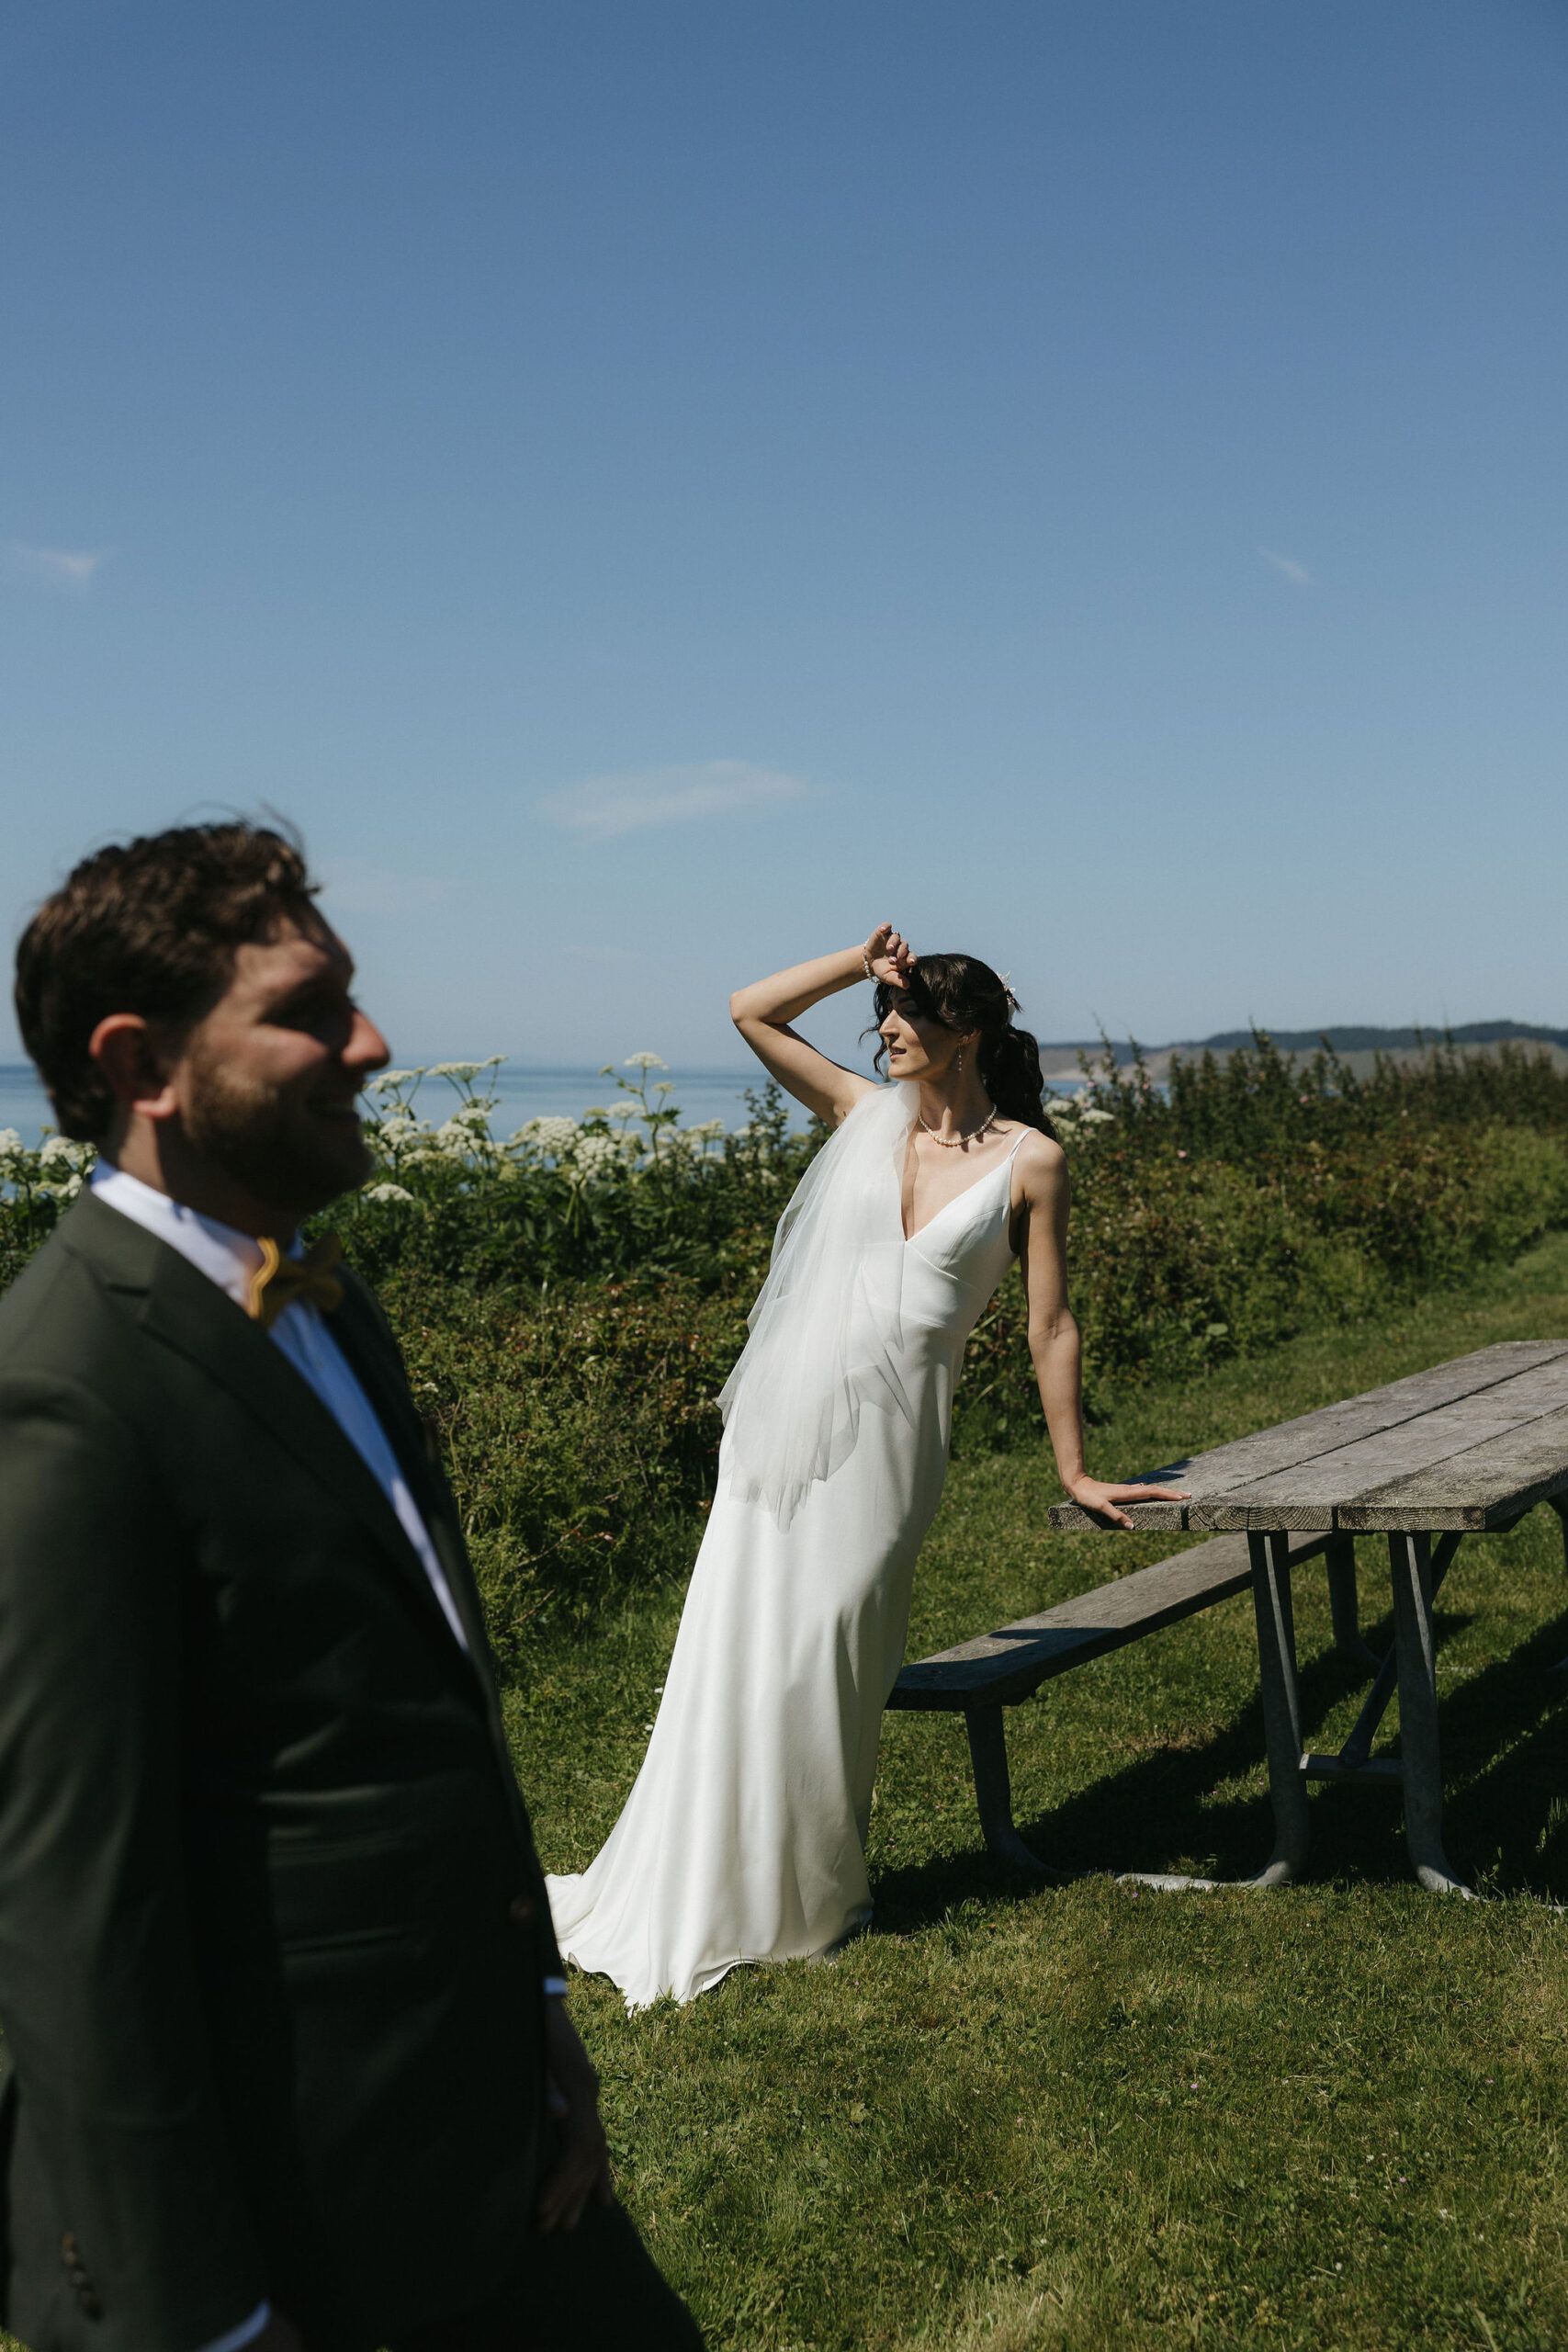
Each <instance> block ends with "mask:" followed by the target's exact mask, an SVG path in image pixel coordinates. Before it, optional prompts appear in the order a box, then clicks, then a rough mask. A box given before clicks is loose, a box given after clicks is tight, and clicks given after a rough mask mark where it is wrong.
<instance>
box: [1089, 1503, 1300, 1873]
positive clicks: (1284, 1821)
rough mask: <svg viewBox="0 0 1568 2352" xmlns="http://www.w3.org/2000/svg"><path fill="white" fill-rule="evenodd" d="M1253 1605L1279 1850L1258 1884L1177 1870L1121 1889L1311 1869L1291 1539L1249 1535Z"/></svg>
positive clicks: (1270, 1794)
mask: <svg viewBox="0 0 1568 2352" xmlns="http://www.w3.org/2000/svg"><path fill="white" fill-rule="evenodd" d="M1247 1551H1248V1553H1249V1554H1250V1555H1251V1559H1252V1606H1253V1610H1254V1612H1255V1614H1256V1617H1257V1620H1258V1680H1259V1683H1260V1685H1261V1689H1262V1693H1263V1731H1264V1738H1265V1741H1266V1744H1267V1747H1268V1751H1269V1799H1270V1801H1271V1803H1272V1804H1273V1807H1274V1850H1273V1852H1272V1853H1271V1854H1270V1855H1269V1860H1267V1861H1266V1862H1265V1863H1264V1865H1263V1868H1262V1869H1261V1870H1260V1871H1258V1875H1257V1877H1256V1878H1237V1879H1214V1878H1189V1877H1186V1876H1185V1875H1182V1874H1180V1873H1178V1872H1176V1871H1121V1872H1119V1874H1118V1875H1119V1878H1120V1881H1121V1883H1122V1884H1123V1885H1135V1886H1157V1887H1160V1888H1162V1889H1163V1890H1165V1891H1167V1892H1168V1893H1172V1894H1175V1893H1179V1892H1180V1891H1182V1890H1184V1889H1187V1888H1192V1889H1197V1890H1201V1891H1204V1892H1210V1891H1213V1890H1214V1889H1217V1888H1219V1887H1222V1886H1236V1887H1260V1886H1287V1885H1289V1883H1290V1882H1291V1880H1292V1879H1293V1878H1299V1877H1300V1875H1301V1873H1302V1871H1303V1870H1304V1869H1305V1868H1306V1860H1307V1855H1308V1853H1309V1851H1310V1850H1311V1847H1312V1820H1311V1816H1310V1814H1309V1812H1308V1809H1307V1792H1306V1781H1305V1779H1304V1777H1303V1771H1302V1766H1303V1762H1304V1760H1305V1759H1304V1758H1303V1755H1302V1702H1301V1695H1300V1693H1299V1691H1297V1689H1296V1626H1295V1618H1294V1616H1293V1614H1292V1609H1291V1539H1290V1537H1289V1536H1288V1535H1285V1534H1278V1535H1275V1534H1269V1535H1253V1534H1250V1533H1249V1534H1248V1536H1247Z"/></svg>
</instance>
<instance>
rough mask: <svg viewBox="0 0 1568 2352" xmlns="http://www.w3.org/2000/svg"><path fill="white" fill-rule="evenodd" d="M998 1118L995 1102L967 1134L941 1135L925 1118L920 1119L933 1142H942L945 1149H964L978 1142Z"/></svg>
mask: <svg viewBox="0 0 1568 2352" xmlns="http://www.w3.org/2000/svg"><path fill="white" fill-rule="evenodd" d="M996 1118H997V1106H996V1104H995V1103H992V1105H991V1107H990V1109H989V1110H988V1111H987V1114H986V1115H985V1117H984V1118H983V1119H982V1120H981V1122H980V1124H979V1125H978V1126H977V1127H971V1128H970V1130H969V1133H968V1134H967V1135H966V1136H939V1135H938V1133H937V1131H936V1129H935V1128H934V1127H933V1126H931V1125H928V1123H927V1122H926V1121H925V1120H924V1119H922V1120H921V1121H920V1125H921V1126H922V1127H924V1128H925V1130H926V1133H927V1135H928V1136H930V1137H931V1141H932V1143H935V1144H940V1145H941V1146H942V1150H943V1151H962V1150H963V1148H964V1145H965V1144H966V1143H978V1142H979V1140H980V1137H981V1136H983V1135H984V1134H985V1132H986V1129H987V1127H988V1126H991V1125H994V1124H995V1121H996Z"/></svg>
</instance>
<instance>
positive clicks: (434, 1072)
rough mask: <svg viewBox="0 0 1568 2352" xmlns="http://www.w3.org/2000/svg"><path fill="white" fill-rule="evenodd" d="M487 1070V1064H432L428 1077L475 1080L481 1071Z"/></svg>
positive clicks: (488, 1066) (488, 1065)
mask: <svg viewBox="0 0 1568 2352" xmlns="http://www.w3.org/2000/svg"><path fill="white" fill-rule="evenodd" d="M489 1068H490V1064H489V1063H488V1062H432V1063H431V1065H430V1070H429V1075H430V1076H431V1077H432V1078H477V1077H478V1076H479V1072H480V1070H481V1069H489Z"/></svg>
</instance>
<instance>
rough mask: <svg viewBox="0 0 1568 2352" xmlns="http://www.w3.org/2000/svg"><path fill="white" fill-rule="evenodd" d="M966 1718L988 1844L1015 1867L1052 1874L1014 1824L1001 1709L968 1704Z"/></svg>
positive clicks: (1041, 1875) (1046, 1875) (1040, 1875)
mask: <svg viewBox="0 0 1568 2352" xmlns="http://www.w3.org/2000/svg"><path fill="white" fill-rule="evenodd" d="M964 1724H965V1726H966V1728H967V1730H968V1733H969V1760H970V1762H971V1763H972V1764H973V1765H974V1767H975V1801H976V1804H977V1805H978V1806H979V1808H980V1826H981V1828H982V1830H984V1832H985V1837H986V1843H987V1846H988V1847H989V1848H990V1849H991V1851H992V1853H993V1854H995V1855H996V1856H997V1857H998V1860H1001V1861H1004V1862H1010V1863H1011V1864H1012V1866H1013V1868H1014V1869H1015V1870H1020V1871H1030V1872H1031V1873H1032V1876H1034V1877H1035V1878H1049V1877H1051V1876H1053V1875H1054V1873H1053V1872H1051V1871H1047V1869H1046V1867H1045V1865H1044V1863H1043V1861H1042V1860H1040V1858H1039V1856H1038V1855H1037V1854H1032V1853H1031V1851H1030V1849H1029V1848H1028V1847H1027V1846H1026V1845H1025V1844H1024V1842H1023V1840H1022V1838H1021V1837H1020V1836H1019V1834H1018V1831H1017V1830H1016V1829H1015V1828H1014V1827H1013V1821H1012V1784H1011V1781H1010V1779H1009V1777H1008V1744H1007V1733H1006V1730H1005V1729H1004V1727H1003V1724H1002V1711H1001V1709H1000V1708H999V1707H965V1708H964Z"/></svg>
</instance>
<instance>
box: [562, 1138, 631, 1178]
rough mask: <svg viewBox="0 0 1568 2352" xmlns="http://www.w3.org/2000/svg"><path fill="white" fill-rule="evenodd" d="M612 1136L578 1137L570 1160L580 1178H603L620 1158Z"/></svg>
mask: <svg viewBox="0 0 1568 2352" xmlns="http://www.w3.org/2000/svg"><path fill="white" fill-rule="evenodd" d="M620 1156H621V1155H620V1152H619V1150H618V1148H617V1147H616V1143H615V1136H579V1138H578V1142H577V1148H576V1150H575V1151H574V1152H573V1153H572V1159H573V1162H574V1164H575V1166H576V1168H577V1171H578V1173H579V1175H580V1176H583V1177H593V1176H603V1175H604V1173H605V1171H606V1170H608V1169H610V1168H613V1167H614V1166H615V1162H616V1160H617V1159H619V1158H620Z"/></svg>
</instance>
